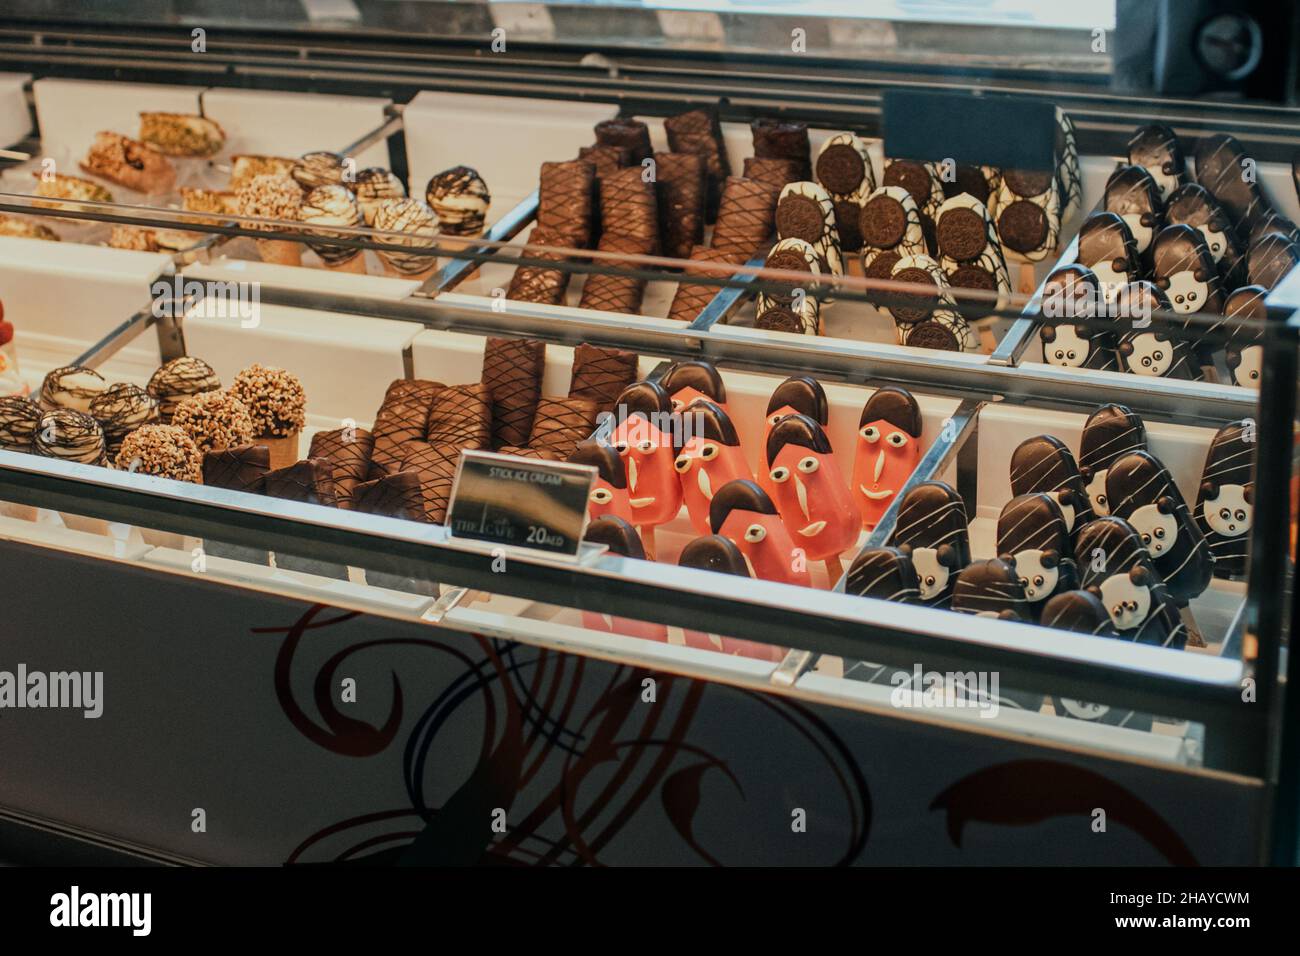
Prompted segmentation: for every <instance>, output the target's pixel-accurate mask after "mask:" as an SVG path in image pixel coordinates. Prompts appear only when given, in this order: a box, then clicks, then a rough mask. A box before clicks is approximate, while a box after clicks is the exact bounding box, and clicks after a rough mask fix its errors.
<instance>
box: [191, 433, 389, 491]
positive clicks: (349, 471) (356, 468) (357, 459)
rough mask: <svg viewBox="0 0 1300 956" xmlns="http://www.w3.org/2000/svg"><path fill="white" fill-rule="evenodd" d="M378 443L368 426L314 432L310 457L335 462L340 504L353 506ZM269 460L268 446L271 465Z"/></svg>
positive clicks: (309, 452) (336, 486)
mask: <svg viewBox="0 0 1300 956" xmlns="http://www.w3.org/2000/svg"><path fill="white" fill-rule="evenodd" d="M260 447H266V446H264V445H263V446H260ZM374 447H375V436H374V435H373V434H371V433H370V432H368V431H366V430H365V429H364V428H351V427H345V428H335V429H332V430H330V431H323V432H317V433H316V434H314V435H312V436H311V447H310V449H308V451H307V457H308V458H326V459H328V460H329V461H330V462H332V463H333V465H334V473H333V478H334V495H335V498H336V500H337V501H338V505H339V507H340V508H350V507H352V502H353V497H354V495H355V492H356V489H357V487H358V486H359V485H360V484H362V483H363V482H364V481H365V480H366V477H367V475H368V474H369V472H370V455H371V452H373V450H374ZM269 462H270V450H269V449H268V450H267V467H268V468H269V467H270V464H269ZM205 481H206V479H205Z"/></svg>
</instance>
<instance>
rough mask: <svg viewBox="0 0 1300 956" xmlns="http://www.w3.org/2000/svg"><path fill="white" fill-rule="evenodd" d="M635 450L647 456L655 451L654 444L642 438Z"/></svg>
mask: <svg viewBox="0 0 1300 956" xmlns="http://www.w3.org/2000/svg"><path fill="white" fill-rule="evenodd" d="M636 450H637V451H639V452H640V453H641V454H643V455H648V454H650V453H651V452H652V451H654V450H655V443H654V442H652V441H651V440H650V439H648V438H643V439H641V440H640V441H639V442H637V443H636Z"/></svg>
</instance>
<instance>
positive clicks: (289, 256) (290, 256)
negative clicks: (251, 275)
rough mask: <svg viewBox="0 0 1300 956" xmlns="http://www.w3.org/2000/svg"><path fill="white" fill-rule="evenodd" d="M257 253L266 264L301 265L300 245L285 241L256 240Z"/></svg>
mask: <svg viewBox="0 0 1300 956" xmlns="http://www.w3.org/2000/svg"><path fill="white" fill-rule="evenodd" d="M257 251H258V253H259V254H260V255H261V256H262V261H263V262H266V263H270V264H273V265H278V266H300V265H302V243H298V242H289V241H288V240H285V239H258V240H257Z"/></svg>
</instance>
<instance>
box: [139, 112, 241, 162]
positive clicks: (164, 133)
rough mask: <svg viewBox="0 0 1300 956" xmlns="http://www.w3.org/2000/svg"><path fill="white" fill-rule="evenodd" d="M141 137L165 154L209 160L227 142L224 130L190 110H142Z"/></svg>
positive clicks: (219, 125) (217, 124) (213, 121)
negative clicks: (157, 111) (150, 111)
mask: <svg viewBox="0 0 1300 956" xmlns="http://www.w3.org/2000/svg"><path fill="white" fill-rule="evenodd" d="M140 139H141V140H143V141H144V142H145V143H148V144H149V145H150V146H152V147H153V148H154V149H156V150H158V151H159V152H160V153H166V154H167V155H168V156H195V157H198V158H200V159H210V158H211V157H213V156H215V155H217V153H219V152H221V147H223V146H225V145H226V131H225V130H224V129H222V128H221V124H220V123H218V122H217V121H216V120H212V119H208V117H206V116H198V115H196V114H193V113H141V114H140Z"/></svg>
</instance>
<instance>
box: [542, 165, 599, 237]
mask: <svg viewBox="0 0 1300 956" xmlns="http://www.w3.org/2000/svg"><path fill="white" fill-rule="evenodd" d="M539 178H540V182H539V185H538V187H537V227H538V229H544V230H545V231H546V234H547V235H552V236H559V235H562V236H565V237H567V241H565V242H552V243H540V242H539V244H546V245H556V246H563V247H566V248H576V249H587V248H589V247H590V246H591V242H592V225H593V223H594V221H595V218H596V217H595V209H596V207H595V202H596V167H595V166H594V165H592V164H591V163H589V162H585V161H584V160H581V159H571V160H568V161H567V162H560V163H542V169H541V174H540V177H539ZM536 231H537V230H534V234H536Z"/></svg>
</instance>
